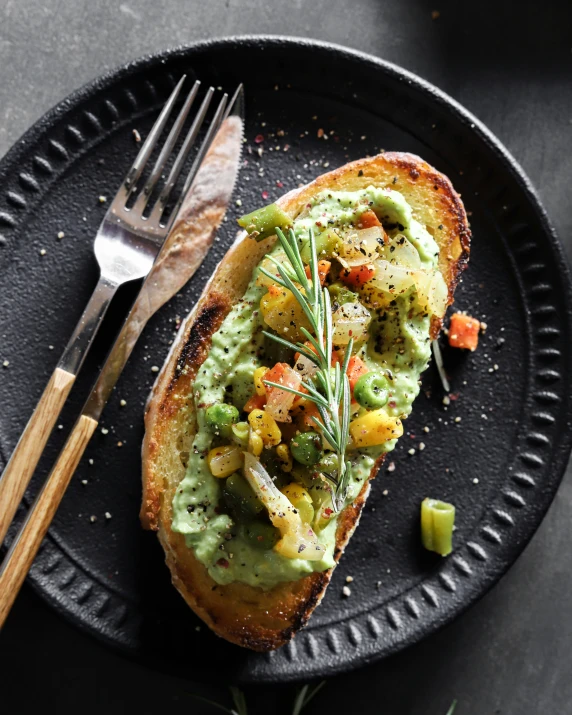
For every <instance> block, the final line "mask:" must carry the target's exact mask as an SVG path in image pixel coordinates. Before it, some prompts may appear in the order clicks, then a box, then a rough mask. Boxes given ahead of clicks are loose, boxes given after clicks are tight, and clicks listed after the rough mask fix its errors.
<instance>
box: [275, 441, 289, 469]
mask: <svg viewBox="0 0 572 715" xmlns="http://www.w3.org/2000/svg"><path fill="white" fill-rule="evenodd" d="M276 455H277V457H278V459H279V460H280V462H281V467H282V471H283V472H291V471H292V466H293V462H292V455H291V454H290V450H289V449H288V445H287V444H284V443H283V444H279V445H278V447H276Z"/></svg>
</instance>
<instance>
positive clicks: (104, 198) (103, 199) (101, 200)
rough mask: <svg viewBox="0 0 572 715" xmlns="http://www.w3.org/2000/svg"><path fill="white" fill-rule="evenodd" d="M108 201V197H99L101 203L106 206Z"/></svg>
mask: <svg viewBox="0 0 572 715" xmlns="http://www.w3.org/2000/svg"><path fill="white" fill-rule="evenodd" d="M106 201H107V196H100V197H99V203H100V204H104V203H105V202H106Z"/></svg>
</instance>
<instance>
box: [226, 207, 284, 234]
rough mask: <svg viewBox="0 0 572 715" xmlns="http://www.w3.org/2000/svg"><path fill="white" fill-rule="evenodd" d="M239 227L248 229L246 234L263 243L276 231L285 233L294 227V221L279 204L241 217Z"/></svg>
mask: <svg viewBox="0 0 572 715" xmlns="http://www.w3.org/2000/svg"><path fill="white" fill-rule="evenodd" d="M238 225H239V226H242V228H244V229H246V232H247V233H248V234H249V236H251V237H252V238H254V239H256V240H257V241H262V240H263V239H265V238H268V236H273V235H274V234H275V233H276V229H277V228H280V229H282V230H283V231H284V230H286V229H287V228H289V227H290V226H291V225H292V219H291V218H290V216H288V214H287V213H286V212H285V211H282V209H281V208H280V206H278V204H269V205H268V206H263V207H262V208H260V209H257V210H256V211H253V212H252V213H249V214H246V215H245V216H241V217H240V218H239V219H238Z"/></svg>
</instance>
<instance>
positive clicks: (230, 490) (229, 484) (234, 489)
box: [222, 472, 264, 519]
mask: <svg viewBox="0 0 572 715" xmlns="http://www.w3.org/2000/svg"><path fill="white" fill-rule="evenodd" d="M222 494H223V498H224V501H225V503H226V505H227V506H228V508H229V509H230V510H231V512H232V513H233V514H234V515H235V516H236V517H237V518H238V519H252V517H254V516H257V515H258V514H260V513H261V512H262V511H263V509H264V504H263V503H262V502H261V501H260V499H259V498H258V497H257V496H256V494H255V493H254V491H253V490H252V487H251V486H250V484H249V483H248V482H247V481H246V479H245V478H244V477H242V476H241V475H240V474H238V472H235V473H234V474H231V475H230V477H228V478H227V479H226V481H225V483H224V486H223V492H222Z"/></svg>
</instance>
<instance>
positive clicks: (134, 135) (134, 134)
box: [133, 129, 141, 144]
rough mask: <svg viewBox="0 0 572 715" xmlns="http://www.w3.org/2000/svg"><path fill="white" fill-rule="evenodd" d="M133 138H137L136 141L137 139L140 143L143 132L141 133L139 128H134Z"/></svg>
mask: <svg viewBox="0 0 572 715" xmlns="http://www.w3.org/2000/svg"><path fill="white" fill-rule="evenodd" d="M133 139H135V141H136V142H137V143H138V144H139V142H140V141H141V134H139V132H138V131H137V129H134V130H133Z"/></svg>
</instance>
